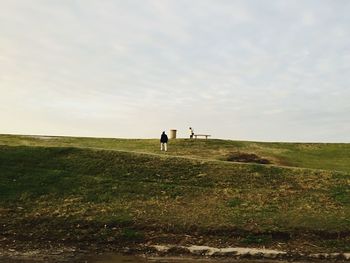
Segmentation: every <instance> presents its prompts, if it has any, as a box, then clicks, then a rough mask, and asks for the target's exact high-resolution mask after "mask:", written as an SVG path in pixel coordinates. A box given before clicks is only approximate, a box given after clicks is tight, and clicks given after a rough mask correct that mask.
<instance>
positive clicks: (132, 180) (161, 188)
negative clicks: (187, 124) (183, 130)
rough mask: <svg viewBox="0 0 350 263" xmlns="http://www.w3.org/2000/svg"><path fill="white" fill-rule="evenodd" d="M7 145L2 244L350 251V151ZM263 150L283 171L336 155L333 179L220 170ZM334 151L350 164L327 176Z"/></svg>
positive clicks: (266, 168)
mask: <svg viewBox="0 0 350 263" xmlns="http://www.w3.org/2000/svg"><path fill="white" fill-rule="evenodd" d="M0 141H1V144H2V146H0V171H1V175H0V190H1V191H0V192H1V195H0V213H1V217H0V233H2V234H0V235H2V236H3V237H5V238H6V239H14V240H26V241H28V240H40V239H41V240H45V241H47V240H51V241H55V240H60V241H62V242H93V243H96V242H97V243H99V242H102V243H118V244H122V243H123V242H154V243H157V242H176V243H181V242H183V243H186V242H189V243H193V242H196V243H198V244H211V243H214V244H216V245H226V244H228V245H248V246H249V245H253V246H262V245H263V246H271V247H276V246H280V247H284V248H287V249H288V248H289V249H299V250H300V249H301V247H302V249H304V250H313V251H316V250H330V251H335V250H336V251H345V250H349V249H350V247H349V243H350V242H349V240H350V220H349V218H350V177H349V176H350V174H349V173H348V172H346V171H348V170H349V167H348V165H349V163H348V162H346V160H347V158H349V156H346V155H345V154H344V152H345V153H346V152H347V151H348V149H349V145H347V144H344V145H342V144H339V145H337V144H336V145H311V146H312V147H311V146H310V145H308V144H298V145H289V144H265V143H250V142H232V141H221V140H208V141H189V140H177V141H174V142H171V146H170V147H171V151H170V152H169V153H167V154H164V155H158V154H155V153H157V152H158V142H157V140H118V139H115V140H114V139H91V138H63V137H57V138H56V137H55V138H51V137H24V136H1V137H0ZM63 146H65V147H63ZM67 146H69V147H67ZM73 146H74V147H73ZM287 146H288V147H287ZM77 147H90V148H91V149H87V148H84V149H83V148H77ZM259 147H260V148H259ZM283 147H284V148H283ZM322 147H324V148H322ZM92 148H94V149H92ZM282 148H283V149H284V150H281V149H282ZM252 149H255V150H254V153H256V154H258V155H261V156H264V157H265V158H268V159H269V160H272V162H273V163H275V164H281V163H283V164H285V165H286V164H288V161H287V160H286V159H283V158H286V157H285V156H288V158H291V156H304V157H303V158H302V157H299V158H300V159H299V160H302V161H300V162H299V165H301V163H302V164H303V165H305V164H306V163H307V164H309V166H311V167H313V168H316V167H314V166H316V164H317V162H316V159H317V158H316V157H317V154H316V153H317V152H321V150H322V149H324V150H325V154H321V153H319V155H320V160H321V161H319V168H323V169H329V170H316V169H304V168H291V167H278V166H270V165H259V164H241V163H231V162H226V161H220V160H221V159H225V157H226V156H227V154H229V153H231V152H234V151H249V152H253V150H252ZM257 149H260V150H257ZM297 149H301V150H300V152H302V153H301V154H299V151H298V150H297ZM120 150H122V151H120ZM123 151H125V152H123ZM126 151H129V152H126ZM136 151H138V152H142V153H136ZM332 151H333V157H332V158H334V156H340V157H339V162H335V163H331V162H329V163H327V164H324V163H323V161H322V160H323V159H322V158H325V156H329V157H330V156H331V155H330V153H331V152H332ZM286 152H288V154H287V153H286ZM310 152H311V153H310ZM306 153H308V154H306ZM172 154H174V155H177V156H172ZM178 156H182V157H180V158H179V157H178ZM282 156H284V157H282ZM305 156H307V157H308V158H309V159H308V158H306V157H305ZM310 156H313V158H314V159H313V158H311V157H310ZM288 158H287V159H288ZM327 158H328V157H327ZM327 158H325V159H327ZM334 159H335V160H337V158H334ZM296 163H297V162H296ZM331 167H332V168H331ZM331 169H334V170H339V171H332V170H331ZM341 170H343V172H341Z"/></svg>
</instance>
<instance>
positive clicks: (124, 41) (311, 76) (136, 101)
mask: <svg viewBox="0 0 350 263" xmlns="http://www.w3.org/2000/svg"><path fill="white" fill-rule="evenodd" d="M349 11H350V4H349V2H348V1H332V2H330V1H326V0H322V1H319V0H317V1H316V0H310V1H304V2H295V1H286V0H283V1H280V0H273V1H269V2H268V3H266V2H262V1H258V0H248V1H229V0H222V1H213V0H203V1H194V2H193V1H192V2H191V1H186V0H179V1H178V0H176V1H175V0H165V1H158V0H148V1H143V2H140V1H136V0H131V1H121V0H120V1H103V2H101V1H97V0H88V1H85V0H84V1H70V0H64V1H44V0H42V1H35V3H33V2H32V1H29V2H23V1H20V0H11V1H10V0H5V1H3V3H2V13H1V15H0V30H1V32H2V34H1V35H0V50H1V52H0V90H1V93H2V96H1V98H0V105H1V112H0V117H1V118H2V119H3V120H4V121H3V122H2V124H1V125H2V126H1V127H0V128H1V129H2V130H3V131H4V132H16V133H35V132H40V133H48V134H70V133H71V134H75V135H91V136H116V137H118V136H124V137H128V136H132V137H154V136H158V131H159V130H163V129H166V128H176V127H178V128H179V129H180V130H181V128H180V127H183V129H185V130H186V129H187V128H188V127H187V126H188V125H193V126H194V127H197V130H198V129H199V130H205V131H206V132H210V133H212V134H213V135H214V136H215V137H225V138H242V139H251V140H254V139H260V140H313V141H317V140H322V141H349V139H350V137H349V133H346V132H345V131H348V130H349V129H350V128H349V123H350V121H349V119H348V118H349V117H348V116H349V114H348V113H349V108H348V106H347V105H348V101H349V99H350V89H349V88H348V83H349V81H350V76H349V75H348V74H347V72H348V71H349V67H350V66H349V63H348V60H349V58H350V49H349V46H350V35H349V34H348V32H349V30H350V26H349V25H350V18H349V16H348V13H349ZM24 119H25V121H22V120H24ZM140 120H147V123H148V125H143V123H142V122H141V121H140ZM310 123H313V125H311V124H310ZM320 127H322V133H321V132H319V129H320ZM339 127H343V128H342V129H339ZM340 130H341V131H342V132H341V131H340ZM180 134H181V132H180ZM313 136H314V137H313Z"/></svg>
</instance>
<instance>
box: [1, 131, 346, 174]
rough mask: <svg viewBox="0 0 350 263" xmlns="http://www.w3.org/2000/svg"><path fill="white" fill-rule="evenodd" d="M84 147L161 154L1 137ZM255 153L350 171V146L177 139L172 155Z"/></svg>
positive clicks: (127, 143)
mask: <svg viewBox="0 0 350 263" xmlns="http://www.w3.org/2000/svg"><path fill="white" fill-rule="evenodd" d="M2 144H3V145H12V146H18V145H23V146H47V147H83V148H95V149H106V150H122V151H134V152H145V153H160V151H159V140H158V139H112V138H81V137H50V136H20V135H0V145H2ZM237 152H238V153H253V154H256V155H257V156H258V157H261V158H265V159H268V160H269V161H270V162H271V163H272V164H275V165H281V166H291V167H303V168H313V169H324V170H332V171H344V172H350V143H269V142H248V141H230V140H217V139H214V140H189V139H176V140H171V141H170V143H169V152H168V153H167V154H168V155H173V156H185V157H194V158H200V159H217V160H228V159H230V158H229V157H230V155H232V153H234V154H235V153H237Z"/></svg>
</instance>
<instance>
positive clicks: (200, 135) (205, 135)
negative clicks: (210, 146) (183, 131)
mask: <svg viewBox="0 0 350 263" xmlns="http://www.w3.org/2000/svg"><path fill="white" fill-rule="evenodd" d="M193 136H194V138H195V139H197V137H205V139H208V137H210V136H211V135H209V134H193Z"/></svg>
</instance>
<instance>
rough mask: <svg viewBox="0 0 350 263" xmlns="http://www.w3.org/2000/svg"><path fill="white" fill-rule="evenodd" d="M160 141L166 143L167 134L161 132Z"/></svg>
mask: <svg viewBox="0 0 350 263" xmlns="http://www.w3.org/2000/svg"><path fill="white" fill-rule="evenodd" d="M160 142H161V143H167V142H168V136H167V135H166V134H165V133H164V132H163V133H162V136H161V137H160Z"/></svg>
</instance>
